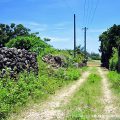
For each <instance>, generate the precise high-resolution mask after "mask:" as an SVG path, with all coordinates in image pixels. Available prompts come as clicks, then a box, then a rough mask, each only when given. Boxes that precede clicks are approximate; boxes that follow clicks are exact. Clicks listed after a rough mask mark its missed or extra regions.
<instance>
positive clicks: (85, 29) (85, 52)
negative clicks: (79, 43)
mask: <svg viewBox="0 0 120 120" xmlns="http://www.w3.org/2000/svg"><path fill="white" fill-rule="evenodd" d="M87 29H88V28H86V27H84V28H83V30H84V54H85V58H87V51H86V31H87Z"/></svg>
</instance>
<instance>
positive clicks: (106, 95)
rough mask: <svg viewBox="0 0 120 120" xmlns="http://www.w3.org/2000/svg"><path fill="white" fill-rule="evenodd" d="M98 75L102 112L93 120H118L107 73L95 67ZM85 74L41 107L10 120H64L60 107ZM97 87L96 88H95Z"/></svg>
mask: <svg viewBox="0 0 120 120" xmlns="http://www.w3.org/2000/svg"><path fill="white" fill-rule="evenodd" d="M97 69H98V73H99V75H100V76H101V77H102V92H103V97H102V98H101V99H102V101H101V102H102V104H104V110H103V113H102V115H98V116H95V117H94V118H95V120H120V113H119V110H118V109H119V108H118V106H117V104H114V103H116V98H115V96H114V95H113V94H112V91H111V89H110V85H109V81H108V80H107V77H106V74H107V71H106V70H105V69H102V68H100V67H97ZM90 73H91V72H90V70H89V72H85V73H83V74H82V76H81V78H80V79H79V80H77V81H75V82H73V84H71V85H68V86H67V87H65V88H63V89H61V90H59V91H58V92H56V94H55V95H53V96H52V97H51V99H50V100H48V101H46V102H44V103H43V104H42V105H37V106H33V108H30V109H29V110H27V111H23V113H22V114H21V115H20V116H19V117H15V116H14V117H13V119H10V120H64V117H65V113H66V111H64V110H61V109H60V107H63V106H64V105H66V104H67V103H68V102H69V100H70V98H72V96H73V95H74V94H75V92H77V90H78V89H79V88H80V86H81V85H82V84H83V83H84V82H85V81H86V80H87V77H88V76H89V74H90ZM96 87H97V86H96Z"/></svg>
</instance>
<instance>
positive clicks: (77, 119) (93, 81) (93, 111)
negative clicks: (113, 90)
mask: <svg viewBox="0 0 120 120" xmlns="http://www.w3.org/2000/svg"><path fill="white" fill-rule="evenodd" d="M101 96H102V92H101V77H100V76H99V75H97V74H93V73H92V74H90V76H89V77H88V79H87V81H86V82H85V83H84V84H83V85H82V86H81V88H80V89H79V91H78V92H77V93H76V94H75V95H74V96H73V97H72V98H71V101H70V103H69V105H67V106H66V107H65V108H64V109H66V110H67V111H68V112H69V114H68V115H67V117H66V120H94V118H93V115H97V114H100V113H101V112H102V109H103V108H102V107H103V106H102V105H101V101H100V97H101Z"/></svg>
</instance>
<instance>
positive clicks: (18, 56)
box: [0, 47, 38, 77]
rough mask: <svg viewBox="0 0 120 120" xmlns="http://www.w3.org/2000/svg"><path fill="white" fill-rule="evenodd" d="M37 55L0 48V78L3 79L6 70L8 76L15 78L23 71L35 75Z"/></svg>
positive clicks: (25, 51) (14, 49) (23, 50)
mask: <svg viewBox="0 0 120 120" xmlns="http://www.w3.org/2000/svg"><path fill="white" fill-rule="evenodd" d="M36 57H37V55H36V54H35V53H31V52H28V51H27V50H25V49H22V50H21V49H16V48H6V47H3V48H0V70H1V74H0V76H1V77H3V76H4V75H5V73H6V68H7V69H9V72H10V76H15V75H16V74H18V73H19V72H21V71H23V70H27V71H28V72H30V71H31V70H32V71H34V72H35V73H37V72H38V65H37V58H36Z"/></svg>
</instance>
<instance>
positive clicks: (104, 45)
mask: <svg viewBox="0 0 120 120" xmlns="http://www.w3.org/2000/svg"><path fill="white" fill-rule="evenodd" d="M99 41H100V42H101V45H100V52H101V62H102V66H103V67H106V68H109V60H110V58H111V57H112V54H113V48H117V49H118V47H119V45H120V44H119V43H120V25H115V24H114V25H113V26H112V27H111V28H109V29H108V30H107V31H105V32H103V33H102V34H101V35H100V37H99Z"/></svg>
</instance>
